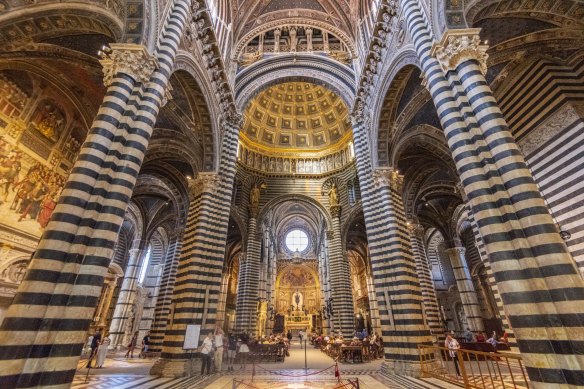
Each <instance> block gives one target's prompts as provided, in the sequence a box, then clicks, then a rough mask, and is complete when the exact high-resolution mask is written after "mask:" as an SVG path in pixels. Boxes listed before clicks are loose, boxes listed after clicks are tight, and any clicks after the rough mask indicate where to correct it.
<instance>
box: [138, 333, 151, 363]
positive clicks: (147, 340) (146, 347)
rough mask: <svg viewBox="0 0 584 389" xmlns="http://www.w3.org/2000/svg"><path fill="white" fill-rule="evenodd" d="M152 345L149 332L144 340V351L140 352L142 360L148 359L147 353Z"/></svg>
mask: <svg viewBox="0 0 584 389" xmlns="http://www.w3.org/2000/svg"><path fill="white" fill-rule="evenodd" d="M149 345H150V332H147V333H146V335H144V338H142V350H141V351H140V355H139V357H140V358H146V353H147V352H148V346H149Z"/></svg>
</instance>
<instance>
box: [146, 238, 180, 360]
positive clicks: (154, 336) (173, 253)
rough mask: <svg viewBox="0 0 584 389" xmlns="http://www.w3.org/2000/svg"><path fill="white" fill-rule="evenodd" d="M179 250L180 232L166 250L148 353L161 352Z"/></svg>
mask: <svg viewBox="0 0 584 389" xmlns="http://www.w3.org/2000/svg"><path fill="white" fill-rule="evenodd" d="M181 248H182V230H181V231H179V232H177V233H176V234H175V235H174V236H172V237H170V244H169V247H168V249H167V250H166V259H165V260H164V270H163V272H162V280H161V282H160V290H159V291H158V299H157V300H156V308H155V309H154V322H153V323H152V327H151V329H150V351H151V352H153V353H159V352H161V351H162V341H163V340H164V333H165V332H166V324H167V322H168V315H169V314H170V305H171V299H172V292H173V290H174V282H175V280H176V270H177V268H178V259H179V257H180V252H181Z"/></svg>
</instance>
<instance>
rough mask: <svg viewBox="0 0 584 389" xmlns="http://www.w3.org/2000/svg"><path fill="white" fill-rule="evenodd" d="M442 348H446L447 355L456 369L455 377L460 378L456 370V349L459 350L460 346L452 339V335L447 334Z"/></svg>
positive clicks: (457, 369)
mask: <svg viewBox="0 0 584 389" xmlns="http://www.w3.org/2000/svg"><path fill="white" fill-rule="evenodd" d="M444 346H446V348H448V350H449V351H448V353H449V354H450V357H451V358H452V361H453V362H454V368H455V369H456V376H457V377H460V370H459V368H458V351H457V350H458V349H459V348H460V344H459V343H458V341H457V340H456V339H454V338H453V337H452V335H450V334H448V336H447V337H446V340H445V341H444Z"/></svg>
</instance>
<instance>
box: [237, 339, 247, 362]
mask: <svg viewBox="0 0 584 389" xmlns="http://www.w3.org/2000/svg"><path fill="white" fill-rule="evenodd" d="M238 353H239V359H240V361H241V367H240V368H239V369H240V370H243V369H244V368H245V364H246V363H247V355H248V354H249V347H248V345H247V341H246V340H245V338H243V337H242V338H239V350H238Z"/></svg>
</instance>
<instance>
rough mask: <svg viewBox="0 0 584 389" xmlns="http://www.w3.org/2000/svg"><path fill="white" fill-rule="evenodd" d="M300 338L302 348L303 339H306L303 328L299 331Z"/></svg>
mask: <svg viewBox="0 0 584 389" xmlns="http://www.w3.org/2000/svg"><path fill="white" fill-rule="evenodd" d="M298 339H300V348H301V349H302V340H303V339H304V332H302V330H300V332H298Z"/></svg>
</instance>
